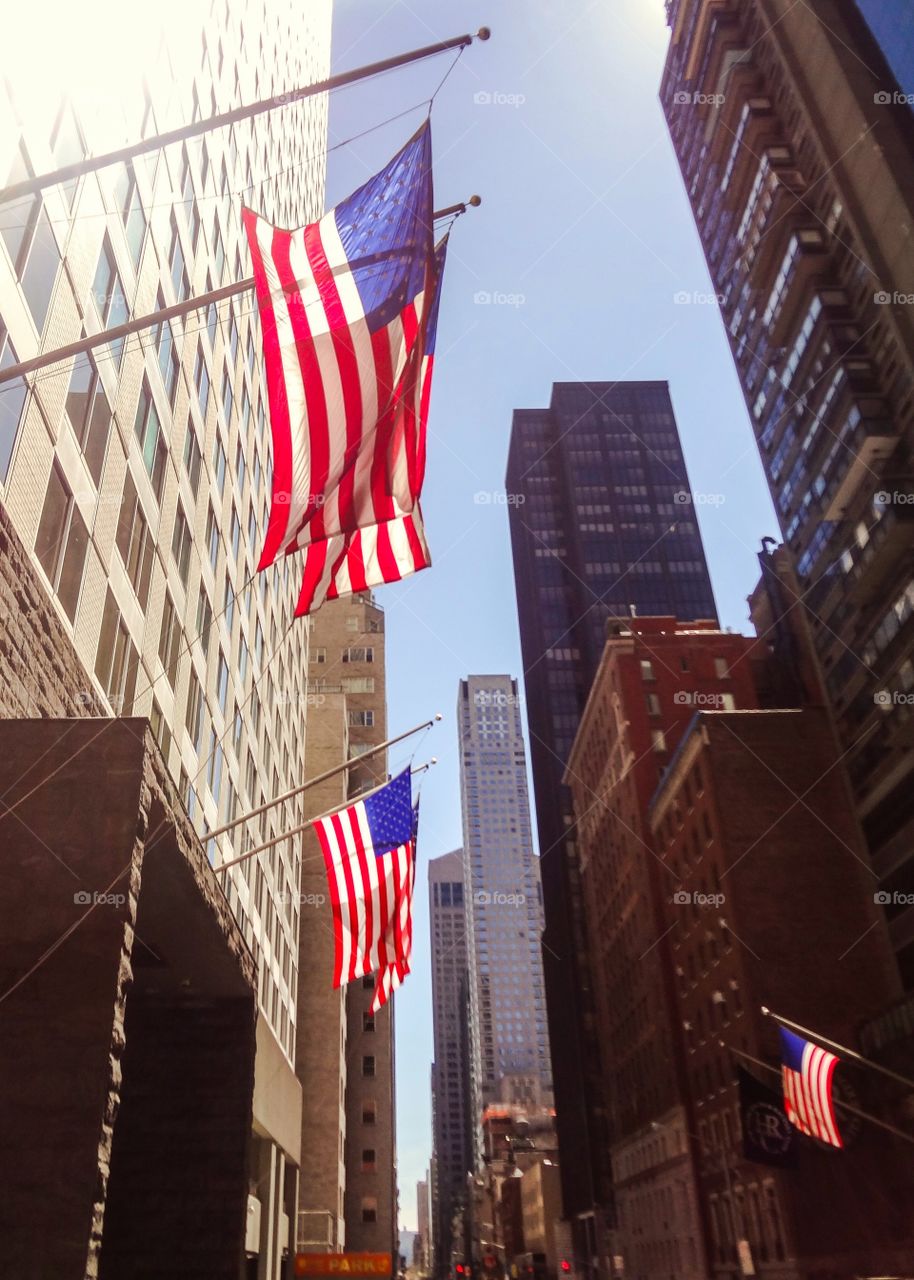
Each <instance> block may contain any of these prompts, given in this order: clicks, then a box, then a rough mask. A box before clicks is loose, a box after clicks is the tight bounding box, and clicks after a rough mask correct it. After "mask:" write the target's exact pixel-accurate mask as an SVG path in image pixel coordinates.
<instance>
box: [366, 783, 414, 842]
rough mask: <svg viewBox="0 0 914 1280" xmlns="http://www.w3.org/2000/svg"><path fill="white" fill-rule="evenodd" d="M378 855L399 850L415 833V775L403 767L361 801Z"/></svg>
mask: <svg viewBox="0 0 914 1280" xmlns="http://www.w3.org/2000/svg"><path fill="white" fill-rule="evenodd" d="M362 804H363V805H364V806H365V817H366V820H367V822H368V830H369V831H370V832H371V845H372V848H373V849H374V852H375V855H376V857H379V858H380V857H383V855H384V854H385V853H391V852H392V851H393V850H394V849H399V847H400V845H401V844H406V842H407V841H408V840H409V839H410V838H411V836H412V834H413V795H412V774H411V772H410V770H409V769H404V770H403V772H402V773H398V774H397V776H396V777H395V778H392V779H391V780H390V782H388V783H387V785H386V786H384V787H381V789H380V791H376V792H375V793H374V795H370V796H368V797H366V799H365V800H363V801H362Z"/></svg>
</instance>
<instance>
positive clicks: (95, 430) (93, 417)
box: [67, 356, 111, 486]
mask: <svg viewBox="0 0 914 1280" xmlns="http://www.w3.org/2000/svg"><path fill="white" fill-rule="evenodd" d="M67 417H68V418H69V419H70V423H71V425H72V427H73V430H74V432H75V433H76V439H77V440H78V441H79V447H80V448H81V449H82V453H83V457H84V458H85V459H86V465H87V466H88V468H89V472H90V474H91V476H92V479H93V480H94V481H95V484H96V486H98V483H99V481H100V480H101V475H102V467H103V465H104V462H105V451H106V450H107V448H108V436H109V435H110V433H111V407H110V405H109V404H108V397H107V396H106V395H105V388H104V387H103V386H102V382H101V378H99V376H98V370H97V368H96V367H95V362H94V361H93V359H92V357H91V356H85V357H84V356H77V358H76V360H75V361H74V364H73V373H72V375H71V376H70V388H69V390H68V391H67Z"/></svg>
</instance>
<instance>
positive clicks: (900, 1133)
mask: <svg viewBox="0 0 914 1280" xmlns="http://www.w3.org/2000/svg"><path fill="white" fill-rule="evenodd" d="M718 1043H719V1044H720V1047H721V1048H722V1049H729V1050H730V1052H731V1053H733V1054H735V1055H736V1056H737V1058H745V1060H746V1061H747V1062H751V1063H752V1064H753V1066H756V1067H761V1068H762V1070H763V1071H770V1072H772V1073H773V1074H774V1075H776V1076H780V1074H781V1073H780V1071H779V1070H778V1068H777V1067H772V1066H771V1064H770V1063H768V1062H762V1060H761V1058H753V1056H752V1054H751V1053H744V1052H743V1050H742V1049H734V1047H733V1045H732V1044H727V1043H726V1041H724V1040H720V1041H718ZM832 1103H833V1104H834V1106H836V1107H840V1108H841V1110H842V1111H847V1112H848V1113H849V1114H850V1115H852V1116H858V1117H859V1118H860V1119H861V1120H868V1121H869V1123H870V1124H875V1125H877V1126H878V1127H879V1128H880V1129H885V1131H886V1133H891V1134H893V1135H894V1136H895V1137H896V1138H903V1139H904V1141H905V1142H914V1134H911V1133H905V1132H904V1130H903V1129H896V1128H895V1126H894V1125H893V1124H889V1123H888V1122H887V1121H886V1120H877V1119H876V1117H875V1116H871V1115H870V1114H869V1112H868V1111H861V1110H860V1108H859V1107H852V1106H851V1104H850V1103H849V1102H842V1101H841V1100H840V1099H839V1098H832Z"/></svg>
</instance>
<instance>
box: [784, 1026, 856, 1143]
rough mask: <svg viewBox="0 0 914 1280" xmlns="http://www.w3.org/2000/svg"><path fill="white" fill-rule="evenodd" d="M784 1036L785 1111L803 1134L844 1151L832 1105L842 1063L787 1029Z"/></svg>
mask: <svg viewBox="0 0 914 1280" xmlns="http://www.w3.org/2000/svg"><path fill="white" fill-rule="evenodd" d="M778 1030H779V1031H780V1033H781V1080H782V1083H783V1086H784V1110H785V1111H786V1112H787V1118H788V1120H789V1121H790V1123H791V1124H792V1125H793V1126H794V1128H796V1129H799V1131H800V1133H805V1134H807V1135H808V1136H809V1137H811V1138H818V1139H819V1141H820V1142H826V1143H828V1144H829V1145H830V1146H832V1147H843V1146H844V1143H843V1142H842V1140H841V1135H840V1133H839V1132H838V1122H837V1120H836V1119H835V1108H834V1104H833V1101H832V1077H833V1076H834V1074H835V1067H837V1065H838V1062H839V1061H840V1059H838V1058H836V1057H835V1055H834V1054H833V1053H829V1052H828V1050H827V1049H822V1048H820V1047H819V1045H817V1044H813V1043H812V1042H811V1041H809V1040H804V1039H803V1038H802V1037H801V1036H796V1035H794V1034H793V1032H792V1031H788V1030H787V1028H786V1027H779V1028H778Z"/></svg>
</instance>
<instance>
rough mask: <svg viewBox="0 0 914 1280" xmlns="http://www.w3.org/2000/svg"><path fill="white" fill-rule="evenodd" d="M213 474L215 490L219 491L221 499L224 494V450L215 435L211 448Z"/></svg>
mask: <svg viewBox="0 0 914 1280" xmlns="http://www.w3.org/2000/svg"><path fill="white" fill-rule="evenodd" d="M213 473H214V475H215V477H216V488H217V489H218V490H219V496H220V497H221V496H222V495H223V494H224V493H225V449H224V448H223V447H222V441H221V440H220V439H219V436H218V434H217V435H216V443H215V445H214V446H213Z"/></svg>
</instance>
